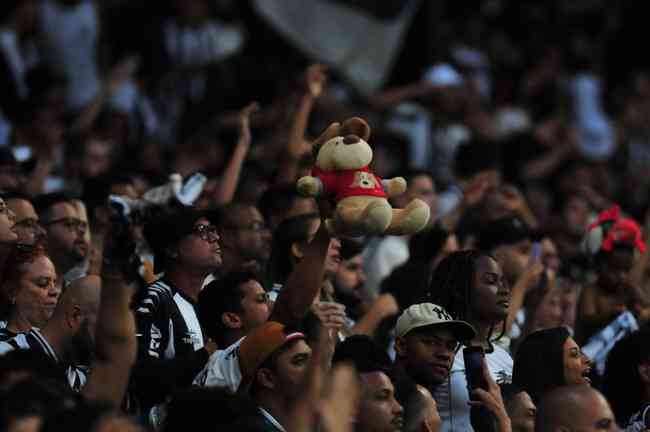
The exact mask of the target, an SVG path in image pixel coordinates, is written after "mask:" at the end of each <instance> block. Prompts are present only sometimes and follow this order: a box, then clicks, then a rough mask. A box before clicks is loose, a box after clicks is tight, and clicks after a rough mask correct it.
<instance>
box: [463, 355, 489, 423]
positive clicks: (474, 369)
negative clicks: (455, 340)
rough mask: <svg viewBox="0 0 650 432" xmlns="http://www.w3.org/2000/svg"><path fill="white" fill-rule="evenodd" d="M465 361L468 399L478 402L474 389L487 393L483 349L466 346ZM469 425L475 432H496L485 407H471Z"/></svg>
mask: <svg viewBox="0 0 650 432" xmlns="http://www.w3.org/2000/svg"><path fill="white" fill-rule="evenodd" d="M463 359H464V360H465V377H466V379H467V392H468V393H469V399H470V400H473V401H476V400H479V398H478V397H476V395H475V394H474V390H475V389H482V390H485V391H488V384H487V380H486V379H485V374H484V372H483V362H484V361H485V354H484V352H483V348H481V347H477V346H468V347H465V349H464V350H463ZM469 418H470V423H471V425H472V428H474V430H475V431H476V432H496V430H497V428H496V418H495V417H494V415H493V414H492V413H491V412H490V411H489V410H488V409H487V408H486V407H485V406H472V407H471V409H470V414H469Z"/></svg>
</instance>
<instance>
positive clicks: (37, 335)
mask: <svg viewBox="0 0 650 432" xmlns="http://www.w3.org/2000/svg"><path fill="white" fill-rule="evenodd" d="M19 349H24V350H33V351H36V352H38V353H40V354H43V355H45V357H47V358H48V359H50V360H51V361H52V362H53V363H54V364H55V365H56V366H58V367H59V368H63V370H64V373H65V377H66V381H67V382H68V385H69V386H70V388H71V389H72V391H74V392H79V391H80V390H81V388H82V387H83V386H84V385H85V384H86V381H87V376H88V368H87V367H85V366H80V365H72V364H66V363H64V362H63V361H62V360H61V359H59V356H57V354H56V352H55V351H54V348H52V345H50V343H49V342H48V341H47V340H46V339H45V338H44V337H43V335H42V334H41V332H40V331H39V330H38V329H37V328H35V327H33V328H32V329H31V330H30V331H28V332H27V333H20V334H18V335H17V336H15V337H13V338H11V339H9V340H7V341H4V342H0V355H4V354H7V353H8V352H10V351H14V350H19Z"/></svg>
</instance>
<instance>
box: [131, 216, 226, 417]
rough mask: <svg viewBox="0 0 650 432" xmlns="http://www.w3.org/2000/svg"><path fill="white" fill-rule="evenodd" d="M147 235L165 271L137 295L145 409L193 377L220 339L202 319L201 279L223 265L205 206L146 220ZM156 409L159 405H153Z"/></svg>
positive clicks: (138, 375)
mask: <svg viewBox="0 0 650 432" xmlns="http://www.w3.org/2000/svg"><path fill="white" fill-rule="evenodd" d="M144 235H145V239H146V240H147V243H148V244H149V246H150V247H151V249H152V252H153V254H154V271H155V273H156V274H160V273H163V275H162V277H161V278H160V279H159V280H158V281H156V282H154V283H153V284H151V285H149V286H148V287H147V288H146V289H144V290H143V291H142V293H141V294H140V295H139V296H138V298H137V299H136V305H135V315H136V324H137V341H138V359H137V362H136V366H135V368H134V370H133V380H134V386H133V388H134V390H135V396H136V397H137V398H138V400H139V404H140V406H141V407H142V408H143V410H144V412H147V411H149V409H150V408H153V407H154V406H156V405H158V404H161V403H164V402H165V400H166V398H167V397H168V396H169V395H170V394H171V392H172V391H173V390H174V389H175V388H179V387H183V386H186V385H189V384H191V383H192V379H193V378H194V376H195V375H196V374H197V373H198V372H199V371H200V370H201V369H202V368H203V366H204V364H205V362H206V361H207V360H208V357H209V355H210V354H211V353H212V352H214V351H215V350H216V345H215V343H214V342H212V341H208V339H207V337H206V336H205V334H204V332H203V329H202V328H201V325H200V323H199V318H198V312H197V302H198V298H199V293H200V292H201V288H202V286H203V281H204V279H205V278H206V276H208V275H209V274H210V273H212V272H214V271H215V270H216V269H217V268H219V266H220V265H221V249H220V246H219V235H218V234H217V229H216V227H215V226H214V225H211V224H210V223H209V222H208V219H207V218H206V217H205V215H204V214H203V213H202V212H198V211H196V210H193V209H188V208H184V209H180V210H174V211H169V212H168V213H166V214H162V215H158V216H157V217H156V218H154V219H153V220H151V221H150V222H148V223H146V224H145V226H144ZM153 412H154V413H155V412H156V411H155V410H154V411H153Z"/></svg>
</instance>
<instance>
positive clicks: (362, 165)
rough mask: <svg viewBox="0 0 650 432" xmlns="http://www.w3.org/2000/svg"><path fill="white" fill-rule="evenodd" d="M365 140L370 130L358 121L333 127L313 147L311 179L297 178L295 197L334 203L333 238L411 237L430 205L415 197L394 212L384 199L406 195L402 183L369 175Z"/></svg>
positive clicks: (329, 226) (330, 221)
mask: <svg viewBox="0 0 650 432" xmlns="http://www.w3.org/2000/svg"><path fill="white" fill-rule="evenodd" d="M369 137H370V127H369V126H368V124H367V123H366V122H365V120H363V119H361V118H358V117H353V118H350V119H348V120H346V121H344V122H343V124H339V123H333V124H331V125H330V126H329V127H328V128H327V129H326V130H325V132H323V134H321V136H320V137H318V138H317V139H316V141H314V143H313V151H314V156H315V163H314V168H313V169H312V175H311V176H305V177H301V178H300V179H299V180H298V183H297V189H298V193H300V194H301V195H303V196H306V197H316V196H321V195H323V196H327V197H331V198H332V199H333V200H334V202H335V205H336V206H335V209H334V214H333V216H332V218H329V219H327V220H326V221H325V224H326V227H327V229H328V230H329V231H330V232H331V233H332V234H335V235H339V236H348V237H350V236H360V235H366V234H368V235H377V234H392V235H407V234H414V233H416V232H418V231H419V230H421V229H422V228H424V227H425V226H426V224H427V222H428V221H429V216H430V209H429V206H428V205H427V204H426V203H425V202H424V201H422V200H419V199H414V200H413V201H411V202H410V203H409V204H408V205H407V206H406V207H405V208H403V209H394V208H392V206H391V205H390V203H389V202H388V199H389V198H392V197H395V196H397V195H400V194H402V193H404V192H405V191H406V180H404V178H403V177H395V178H392V179H390V180H381V179H380V178H378V177H377V176H376V175H374V174H373V173H372V171H371V170H370V168H369V165H370V162H371V161H372V148H371V147H370V145H369V144H368V138H369Z"/></svg>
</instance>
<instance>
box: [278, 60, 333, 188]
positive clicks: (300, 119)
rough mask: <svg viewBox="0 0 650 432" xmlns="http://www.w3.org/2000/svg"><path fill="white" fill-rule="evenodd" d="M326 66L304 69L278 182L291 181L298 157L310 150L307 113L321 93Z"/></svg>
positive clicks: (315, 65) (325, 78)
mask: <svg viewBox="0 0 650 432" xmlns="http://www.w3.org/2000/svg"><path fill="white" fill-rule="evenodd" d="M325 72H326V68H325V66H323V65H320V64H313V65H310V66H309V67H308V68H307V70H306V71H305V76H304V78H303V83H301V87H304V89H301V90H302V91H301V93H300V95H299V97H298V106H297V108H296V112H295V114H294V118H293V121H292V123H291V129H290V130H289V137H288V138H289V143H288V146H287V151H286V156H287V157H286V158H285V159H283V160H282V163H281V166H280V169H279V170H278V178H277V182H278V183H293V182H294V181H295V180H296V177H297V174H298V163H299V162H300V159H301V158H302V157H303V156H304V155H305V154H306V153H309V152H310V151H311V145H310V143H309V142H307V141H306V140H305V131H306V130H307V124H308V122H309V115H310V114H311V110H312V108H313V106H314V102H315V101H316V99H317V98H318V97H319V96H320V95H321V94H322V92H323V88H324V86H325V83H326V81H327V75H326V74H325Z"/></svg>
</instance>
